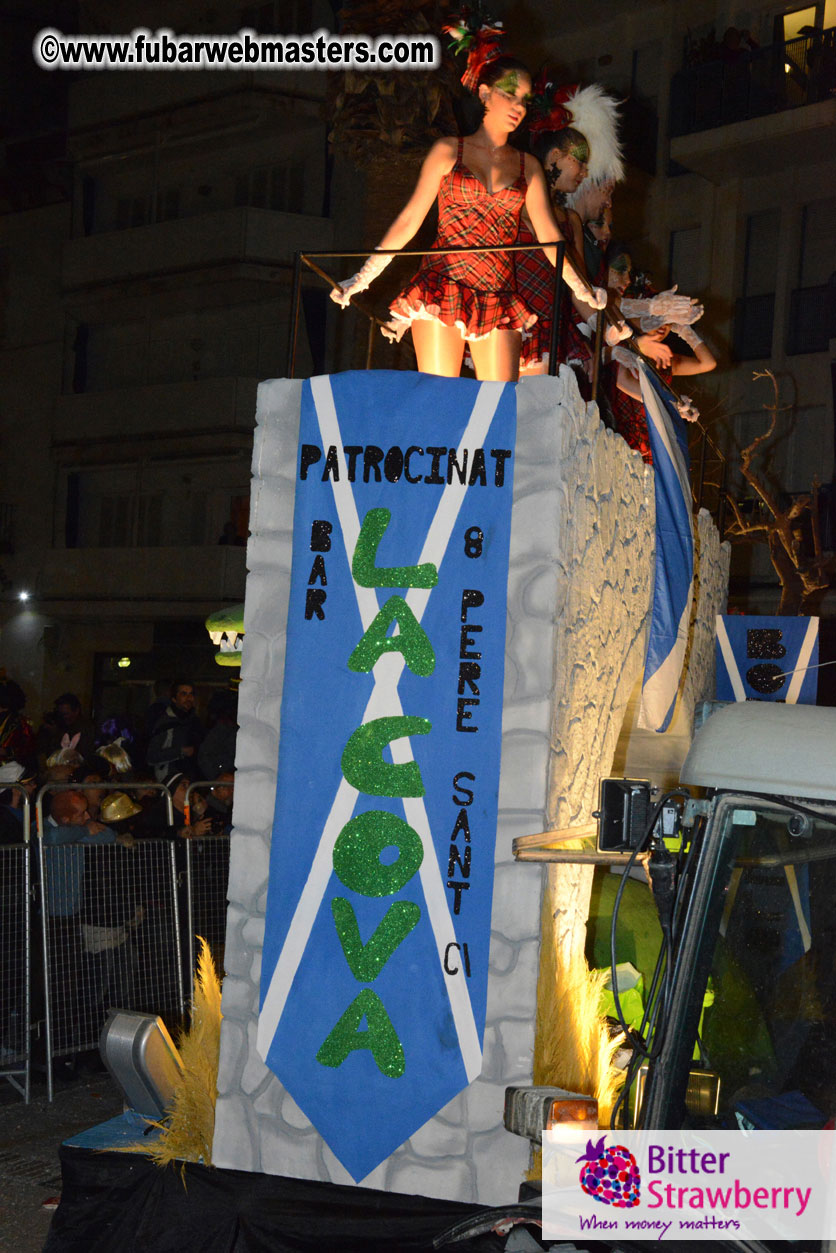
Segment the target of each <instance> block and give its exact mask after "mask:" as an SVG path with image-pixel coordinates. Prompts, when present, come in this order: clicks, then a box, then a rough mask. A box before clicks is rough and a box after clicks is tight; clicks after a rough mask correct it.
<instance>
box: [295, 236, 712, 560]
mask: <svg viewBox="0 0 836 1253" xmlns="http://www.w3.org/2000/svg"><path fill="white" fill-rule="evenodd" d="M549 246H550V245H549V244H541V243H535V244H506V245H498V246H495V247H491V248H486V247H472V248H450V249H444V250H438V251H444V252H446V253H456V254H458V253H469V252H475V253H482V254H490V253H494V252H505V253H507V252H532V251H537V250H539V249H541V248H543V247H549ZM551 246H552V247H556V249H557V258H556V265H555V272H554V287H553V292H552V325H551V337H550V341H549V368H548V373H549V374H550V375H555V374H557V371H558V367H559V365H560V360H559V353H558V344H559V342H560V330H561V321H562V318H563V316H565V313H566V310H565V307H564V300H565V299H566V298H567V297H568V289H566V288H565V287H562V284H561V281H560V275H561V272H562V269H563V261H564V258H566V259H568V260H569V261H570V262H571V263H572V264H573V265H574V267H575V269H576V270H577V271H578V272H579V273H583V268H584V267H583V263H582V261H581V259H580V258H579V257H578V256H577V255H576V254H575V252H574V250H573V249H572V247H571V245H569V244H567V243H566V241H565V240H559V241H557V242H556V243H555V244H553V245H551ZM381 251H383V252H384V253H387V252H388V253H391V255H392V256H398V257H424V256H426V255H427V250H426V249H418V250H414V251H411V250H401V249H382V250H381ZM368 255H369V254H368V251H365V252H297V253H296V254H295V257H294V265H293V286H292V295H291V308H290V324H289V337H288V349H287V360H288V377H289V378H295V377H296V359H297V350H298V343H299V323H300V318H301V313H302V272H303V267H307V269H309V270H310V271H311V272H312V273H314V274H316V275H317V277H319V278H321V279H323V280H324V281H325V282H326V283H327V284H328V285H329V287H331V288H332V290H337V289H338V288H339V283H338V281H337V280H336V279H335V278H333V277H332V276H331V275H330V274H328V273H327V272H326V271H325V270H324V269H323V268H322V266H320V265H319V264H318V262H319V261H325V260H334V259H337V258H339V259H340V260H351V259H354V260H363V261H365V260H366V259H367V257H368ZM351 307H352V308H353V309H356V310H357V312H358V313H360V315H361V316H362V317H364V318H366V320H367V322H368V336H367V341H366V357H365V369H367V370H370V369H372V363H373V356H374V346H375V343H376V340H377V332H378V330H379V328H381V327H383V326H385V325H386V323H385V322H384V321H383V320H382V319H381V318H379V317H378V316H377V314H376V313H375V312H374V310H373V309H371V308H370V307H369V306H368V305H367V303H366V302H358V300H357V298H356V297H354V298H353V299H352V300H351ZM618 321H619V319H616V318H615V317H614V316H613V315H612V314H611V313H610V312H609V310H608V309H604V310H603V311H602V313H601V316H600V317H599V318H598V319H597V325H596V333H595V339H594V344H593V357H592V399H593V400H594V401H596V402H598V403H599V408H601V404H600V402H601V399H602V397H601V381H602V370H601V364H602V352H603V346H604V326H605V324H606V323H610V324H613V325H615V324H617V322H618ZM625 321H626V322H627V325H628V326H630V327H631V329H632V331H633V336H632V337H631V338H630V339H629V340H627V341H626V345H625V346H626V347H629V348H630V349H631V350H632V351H633V352H635V353H636V354H637V355H638V356H640V357H641V358H642V360H643V361H644V363H645V366H646V367H647V369H648V370H649V371H650V372H651V373H652V374H653V375H654V377H655V378H656V379H657V381H658V382H659V384H660V385H661V386H662V388H663V389H664V390H665V391H666V392H668V394H669V395H671V396H672V397H673V399H674V400H675V401H678V400H679V396H678V395H677V393H676V392H675V391H674V389H673V388H672V387H671V386H670V384H669V383H667V382H666V380H665V379H664V378H662V376H661V375H660V374H659V372H658V371H657V369H656V367H655V366H654V364H653V362H652V361H651V360H649V359H648V358H647V357H646V356H645V355H644V354H643V353H642V352H641V349H640V348H639V346H638V344H637V342H636V340H637V338H638V336H639V335H640V334H641V330H640V329H639V327H637V326H635V325H633V324H632V323H631V322H630V321H629V319H625ZM602 413H603V410H602ZM689 451H690V455H691V479H692V495H693V501H694V508H695V510H699V509H701V508H708V509H709V511H710V512H711V514H712V516H713V517H714V519H715V521H716V522H717V525H718V528H719V530H720V534H721V537H722V534H723V525H724V519H725V511H726V489H727V483H728V467H727V462H726V457H725V456H724V454H723V453H722V452H721V450H720V449H719V447H718V446H717V444H716V443H715V441H714V440H713V439H712V437H711V436H710V435H709V433H708V431H707V430H706V429H705V427H704V426H703V425H702V424H701V423H696V424H694V426H693V427H692V429H691V440H690V450H689Z"/></svg>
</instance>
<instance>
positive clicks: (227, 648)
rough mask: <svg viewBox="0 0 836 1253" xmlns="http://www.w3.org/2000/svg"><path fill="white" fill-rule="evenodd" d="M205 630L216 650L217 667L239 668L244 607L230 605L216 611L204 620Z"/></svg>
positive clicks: (242, 638)
mask: <svg viewBox="0 0 836 1253" xmlns="http://www.w3.org/2000/svg"><path fill="white" fill-rule="evenodd" d="M206 630H207V631H208V632H209V636H210V639H211V640H212V643H213V644H215V645H216V646H217V648H218V652H216V653H215V662H216V664H217V665H219V666H240V664H241V644H242V643H243V640H244V606H243V604H241V605H230V606H229V608H228V609H217V610H216V611H215V612H214V613H210V614H209V617H208V618H207V619H206Z"/></svg>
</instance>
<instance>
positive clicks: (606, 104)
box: [566, 83, 624, 203]
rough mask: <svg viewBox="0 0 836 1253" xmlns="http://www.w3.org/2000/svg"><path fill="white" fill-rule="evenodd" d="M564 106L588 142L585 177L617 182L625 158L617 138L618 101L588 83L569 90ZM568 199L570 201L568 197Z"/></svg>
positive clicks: (602, 181)
mask: <svg viewBox="0 0 836 1253" xmlns="http://www.w3.org/2000/svg"><path fill="white" fill-rule="evenodd" d="M566 108H567V109H568V110H569V112H570V113H571V115H572V125H573V126H575V127H577V129H578V130H579V131H581V133H582V134H583V135H584V136H585V137H586V142H587V143H588V144H589V174H588V177H589V178H591V179H592V181H593V182H594V183H606V182H610V181H612V182H614V183H620V182H621V180H622V179H623V178H624V161H623V159H622V154H621V143H620V141H619V138H618V102H617V101H616V100H613V98H612V96H608V95H607V93H606V92H605V91H604V90H603V89H602V88H601V87H600V86H599V85H598V83H590V84H589V86H588V87H577V88H576V89H575V90H574V91H573V92H572V94H571V95H570V96H569V97H568V99H567V100H566ZM584 181H585V180H584ZM582 186H583V183H582V184H581V187H582ZM578 190H580V188H579V189H578ZM575 194H577V193H575ZM568 199H569V202H570V203H571V196H570V197H569V198H568Z"/></svg>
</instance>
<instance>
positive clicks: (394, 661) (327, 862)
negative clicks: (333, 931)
mask: <svg viewBox="0 0 836 1253" xmlns="http://www.w3.org/2000/svg"><path fill="white" fill-rule="evenodd" d="M503 386H504V384H501V383H483V384H482V386H481V387H480V388H479V392H478V394H477V398H476V403H475V405H474V407H473V411H472V413H471V415H470V419H469V420H468V423H467V426H466V428H465V431H464V433H463V435H462V438H461V441H460V443H459V447H458V455H459V462H460V464H461V460H462V451H463V449H464V448H465V447H468V446H471V447H472V446H481V445H482V444H483V442H484V439H485V437H486V435H487V432H488V430H489V429H490V425H491V422H492V421H493V417H494V414H495V412H496V408H497V405H498V403H499V399H500V396H501V394H502V389H503ZM311 392H312V395H313V398H314V404H315V408H316V413H317V419H318V422H319V429H320V434H321V436H322V441H323V445H325V446H329V445H333V446H334V447H336V449H337V456H338V465H339V480H338V481H336V480H335V479H333V478H332V479H331V486H332V489H333V493H334V501H335V504H336V507H337V515H338V517H339V520H340V527H341V529H342V533H343V539H344V542H345V548H346V553H347V556H348V560H349V562H350V561H351V560H352V557H353V554H354V549H355V547H356V544H357V537H358V535H359V533H360V521H359V517H358V514H357V507H356V504H355V501H354V496H353V493H352V491H351V486H350V484H349V482H348V468H347V465H346V462H345V457H344V454H343V451H342V440H341V436H340V429H339V422H338V419H337V413H336V407H335V405H334V397H333V392H332V390H331V384H330V380H329V379H328V378H327V376H326V377H320V378H315V379H312V380H311ZM466 491H467V488H466V486H465V485H464V484H461V483H459V482H458V481H455V482H453V483H448V484H447V485H446V487H445V488H444V490H443V492H442V494H441V499H440V501H439V504H438V508H437V510H436V513H435V515H434V517H433V521H432V523H431V525H430V529H429V532H428V533H427V538H426V540H425V542H424V546H423V549H422V551H421V556H420V558H419V564H421V563H423V562H426V561H432V562H433V563H434V564H435V565H436V566H440V565H441V562H442V560H443V557H444V554H445V552H446V550H447V545H448V543H449V541H450V536H451V534H452V531H453V527H454V526H455V523H456V519H457V517H458V514H459V511H460V509H461V505H462V502H463V500H464V496H465V494H466ZM354 588H355V593H356V595H357V603H358V608H359V610H360V617H361V621H362V624H363V629H364V630H367V629H368V627H369V625H370V623H371V621H372V619H373V618H374V616H375V614H376V613H377V612H378V601H377V594H376V592H375V591H374V589H372V588H361V587H359V586H358V585H357V584H356V583H355V584H354ZM429 591H430V589H424V588H410V589H409V590H408V592H407V596H406V600H407V603H408V604H409V606H410V609H412V611H413V613H414V614H415V617H416V619H417V620H418V621H419V622H420V620H421V618H422V616H423V614H424V610H425V609H426V606H427V601H428V599H429ZM404 665H405V659H404V657H403V656H402V655H401V654H399V653H388V654H386V655H385V656H383V657H381V658H380V659H379V661H378V662H377V663H376V664H375V672H374V686H373V688H372V692H371V696H370V697H369V701H368V704H367V706H366V710H365V712H364V714H363V718H362V722H364V723H365V722H368V721H371V720H372V719H373V718H379V717H382V716H385V715H389V716H391V715H398V714H400V713H402V705H401V701H400V696H399V694H398V692H397V684H398V682H399V681H400V677H401V674H402V672H403V668H404ZM390 749H391V752H392V760H393V762H395V763H397V764H401V763H402V762H407V761H411V760H413V754H412V747H411V744H410V742H409V739H408V738H406V737H402V738H400V739H398V740H393V741H392V743H391V744H390ZM357 795H358V793H357V791H356V789H355V788H353V787H351V786H350V785H349V784H348V783H346V781H345V779H342V780H341V782H340V786H339V788H338V789H337V794H336V796H335V798H334V803H333V805H332V807H331V811H330V813H329V814H328V818H327V819H326V822H325V826H324V828H323V831H322V835H321V837H320V841H319V844H318V846H317V849H316V852H315V854H314V858H313V861H312V864H311V871H310V874H309V876H308V879H307V882H306V883H305V887H304V888H303V890H302V894H301V896H300V899H299V902H298V904H297V906H296V910H295V912H294V915H293V918H292V920H291V924H290V927H289V929H288V933H287V936H286V938H285V943H284V945H283V947H282V951H281V953H280V954H279V959H278V961H277V963H276V967H275V970H274V971H273V975H272V977H271V980H270V986H269V988H268V990H267V995H266V996H265V998H264V1004H263V1006H262V1009H261V1013H260V1015H259V1023H258V1039H257V1047H258V1051H259V1052H260V1053H261V1055H262V1057H265V1058H266V1056H267V1052H268V1050H269V1048H270V1045H271V1043H272V1041H273V1036H274V1035H275V1032H276V1028H277V1026H278V1023H279V1019H280V1018H281V1015H282V1012H283V1010H284V1005H285V1003H286V1001H287V997H288V994H289V992H290V988H291V986H292V983H293V979H294V977H295V975H296V971H297V969H298V966H299V962H300V960H301V956H302V953H303V952H304V950H305V947H306V946H307V942H308V938H309V936H310V932H311V930H312V928H313V925H314V922H315V920H316V916H317V914H318V912H319V908H320V904H321V901H322V897H323V895H324V894H325V890H326V888H327V885H328V882H329V880H330V877H331V871H332V869H333V861H332V855H333V848H334V843H335V841H336V838H337V836H338V835H339V832H340V831H341V830H342V828H343V826H344V825H345V823H346V822H348V821H349V819H350V818H351V815H352V813H353V812H354V806H355V803H356V800H357ZM403 803H404V813H405V815H406V818H407V821H408V822H409V823H410V825H411V826H412V827H413V828H414V829H415V831H416V832H417V834H418V835H419V836H420V838H421V842H422V845H423V850H424V857H423V860H422V863H421V868H420V878H421V885H422V888H423V891H424V898H425V901H426V903H427V912H428V914H429V918H430V924H431V926H432V929H433V935H434V936H435V941H436V947H437V950H438V954H439V961H440V962H441V961H443V956H444V952H445V950H446V947H447V944H448V943H450V942H453V941H455V939H456V936H455V930H454V928H453V922H452V919H451V917H450V910H449V906H448V902H447V898H446V896H445V893H444V883H443V880H442V876H441V871H440V868H439V865H438V859H437V857H436V853H435V846H434V844H433V840H432V832H431V830H430V824H429V819H428V817H427V813H426V807H425V805H424V802H423V800H422V799H420V798H416V799H412V800H410V801H407V799H404V802H403ZM445 986H446V987H447V992H448V996H449V997H450V1008H451V1010H452V1013H453V1018H454V1021H455V1024H456V1031H457V1035H458V1039H459V1047H460V1049H461V1054H462V1060H463V1062H464V1066H465V1072H466V1074H467V1078H468V1082H470V1081H472V1080H473V1079H475V1078H476V1076H477V1075H478V1073H479V1071H480V1070H481V1064H482V1050H481V1044H480V1041H479V1033H478V1030H477V1028H476V1023H475V1020H474V1016H473V1007H472V1005H471V1002H470V994H469V990H468V987H467V983H466V979H465V976H464V973H463V972H462V971H460V972H459V975H458V976H450V977H448V978H446V979H445Z"/></svg>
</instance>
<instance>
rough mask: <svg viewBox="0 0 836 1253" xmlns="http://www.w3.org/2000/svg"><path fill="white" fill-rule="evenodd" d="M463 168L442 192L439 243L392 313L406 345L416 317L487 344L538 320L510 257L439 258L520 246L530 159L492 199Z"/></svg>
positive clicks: (448, 176) (458, 164)
mask: <svg viewBox="0 0 836 1253" xmlns="http://www.w3.org/2000/svg"><path fill="white" fill-rule="evenodd" d="M462 144H463V141H462V140H461V139H460V140H459V149H458V153H457V155H456V163H455V165H454V166H453V168H452V169H451V170H450V173H449V174H446V175H445V176H444V178H443V179H442V180H441V186H440V187H439V191H438V236H437V238H436V241H435V243H434V244H433V246H432V249H431V251H430V252H429V253H428V254H427V256H425V257H424V259H423V261H422V262H421V268H420V270H419V271H418V273H417V274H416V275H415V277H414V278H413V279H412V281H411V283H410V284H409V286H408V287H407V288H405V289H404V291H402V292H401V294H400V295H399V296H397V297H396V298H395V299H394V300H393V302H392V304H391V306H390V312H391V314H392V322H391V323H390V324H389V326H390V328H391V329H392V331H393V332H394V334H395V338H396V339H401V338H402V336H403V335H404V333H405V332H406V331H407V330H408V328H409V327H410V326H411V324H412V322H413V321H415V319H416V318H421V319H424V320H434V321H438V322H441V323H442V324H443V325H444V326H456V327H458V329H459V331H460V332H461V335H462V337H463V338H464V339H468V340H470V339H485V338H486V337H487V336H488V335H490V333H491V332H492V331H495V330H496V329H497V327H500V328H501V329H503V330H507V331H524V330H527V329H528V328H529V327H530V326H532V325H533V324H534V323H535V322H536V321H537V315H536V314H535V313H533V312H532V311H531V310H530V309H529V308H528V307H527V306H526V305H525V304H524V302H523V301H522V300H520V298H519V296H518V295H517V292H516V286H515V280H514V263H513V261H512V258H511V255H510V254H509V253H503V252H494V253H489V254H480V253H475V252H470V253H459V254H458V255H455V254H454V255H452V256H451V255H449V254H444V255H438V254H439V251H440V250H441V249H443V248H470V247H473V246H475V245H476V244H479V245H484V246H485V247H486V248H490V247H497V246H499V245H502V244H513V243H514V242H515V240H516V238H517V231H518V230H519V225H520V214H521V213H522V208H523V205H524V204H525V197H526V192H527V191H528V183H527V181H526V177H525V154H524V153H522V152H521V153H520V172H519V176H518V177H517V178H516V179H515V180H514V182H513V183H512V184H511V185H510V187H503V188H501V189H500V190H499V191H496V192H493V193H491V192H489V191H488V190H487V189H486V187H485V184H484V183H483V182H482V181H481V179H479V178H477V177H476V175H475V174H474V173H473V171H472V170H469V169H468V168H467V166H466V165H464V164H463V163H462Z"/></svg>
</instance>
